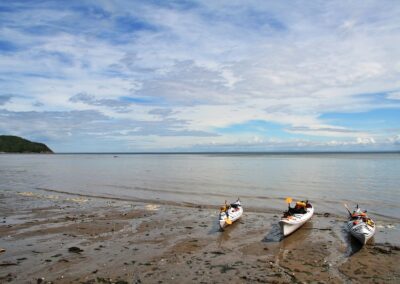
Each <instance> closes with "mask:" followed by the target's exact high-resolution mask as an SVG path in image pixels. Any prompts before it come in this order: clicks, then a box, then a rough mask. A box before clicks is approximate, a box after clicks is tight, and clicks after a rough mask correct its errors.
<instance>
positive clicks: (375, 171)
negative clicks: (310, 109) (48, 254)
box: [0, 153, 400, 221]
mask: <svg viewBox="0 0 400 284" xmlns="http://www.w3.org/2000/svg"><path fill="white" fill-rule="evenodd" d="M1 190H12V191H19V192H30V191H52V192H67V193H77V194H81V195H85V196H86V195H87V196H102V197H111V198H120V199H127V200H142V201H147V202H154V203H161V204H162V203H172V204H177V205H183V206H209V207H211V206H218V205H219V204H221V203H223V202H224V201H225V200H227V201H228V202H229V201H235V200H236V199H237V198H240V199H241V201H242V203H243V204H244V206H245V208H246V210H253V211H265V212H268V211H270V212H271V211H278V210H284V209H285V208H286V206H287V205H286V203H285V201H284V199H285V198H286V197H292V198H293V199H294V200H297V199H299V200H309V201H310V202H312V203H313V205H314V207H315V208H316V209H315V210H316V212H330V213H336V214H339V215H340V214H343V215H344V216H345V215H346V214H347V213H346V209H345V208H344V205H343V204H344V203H346V204H348V206H349V207H353V206H355V205H356V204H357V203H358V204H359V205H360V206H361V207H362V208H365V209H368V211H369V212H370V213H371V214H376V215H377V216H380V217H381V218H389V219H390V218H394V219H397V221H398V220H399V217H398V216H400V206H399V202H400V153H307V154H305V153H303V154H302V153H286V154H285V153H279V154H267V153H251V154H243V153H242V154H237V153H236V154H235V153H226V154H212V153H209V154H207V153H205V154H53V155H37V154H1V155H0V191H1Z"/></svg>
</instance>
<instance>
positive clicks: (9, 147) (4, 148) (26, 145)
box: [0, 135, 53, 153]
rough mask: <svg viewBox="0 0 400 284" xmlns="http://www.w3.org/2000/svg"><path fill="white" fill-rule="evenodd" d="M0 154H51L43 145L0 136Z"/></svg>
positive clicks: (15, 137) (18, 138)
mask: <svg viewBox="0 0 400 284" xmlns="http://www.w3.org/2000/svg"><path fill="white" fill-rule="evenodd" d="M0 152H5V153H53V151H52V150H51V149H50V148H49V147H47V146H46V145H45V144H43V143H36V142H32V141H29V140H26V139H24V138H21V137H18V136H9V135H0Z"/></svg>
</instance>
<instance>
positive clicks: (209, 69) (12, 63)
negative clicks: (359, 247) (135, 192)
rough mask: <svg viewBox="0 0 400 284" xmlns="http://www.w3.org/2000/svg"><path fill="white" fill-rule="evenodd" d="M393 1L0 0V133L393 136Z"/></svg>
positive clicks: (225, 142)
mask: <svg viewBox="0 0 400 284" xmlns="http://www.w3.org/2000/svg"><path fill="white" fill-rule="evenodd" d="M399 47H400V5H399V2H398V1H396V0H393V1H385V0H383V1H368V0H365V1H325V0H323V1H305V0H304V1H251V0H250V1H235V0H230V1H214V0H210V1H208V0H205V1H175V0H172V1H155V0H143V1H131V0H126V1H125V0H121V1H120V0H113V1H112V0H110V1H102V0H93V1H73V0H72V1H40V0H38V1H18V0H13V1H0V134H3V135H18V136H22V137H24V138H27V139H30V140H33V141H39V142H44V143H46V144H47V145H48V146H49V147H50V148H51V149H52V150H53V151H55V152H153V151H161V152H171V151H172V152H175V151H183V152H185V151H189V152H191V151H195V152H203V151H388V150H400V48H399Z"/></svg>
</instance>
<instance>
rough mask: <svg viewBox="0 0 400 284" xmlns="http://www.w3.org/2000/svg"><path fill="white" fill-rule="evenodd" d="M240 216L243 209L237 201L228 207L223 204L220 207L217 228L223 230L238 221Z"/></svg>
mask: <svg viewBox="0 0 400 284" xmlns="http://www.w3.org/2000/svg"><path fill="white" fill-rule="evenodd" d="M242 214H243V207H242V204H241V203H240V200H239V199H238V200H237V201H236V202H235V203H231V204H230V205H227V204H225V205H224V206H223V207H221V212H220V214H219V220H218V222H219V227H220V228H221V229H224V228H225V227H226V226H228V225H230V224H232V222H235V221H236V220H238V219H239V218H240V217H241V216H242Z"/></svg>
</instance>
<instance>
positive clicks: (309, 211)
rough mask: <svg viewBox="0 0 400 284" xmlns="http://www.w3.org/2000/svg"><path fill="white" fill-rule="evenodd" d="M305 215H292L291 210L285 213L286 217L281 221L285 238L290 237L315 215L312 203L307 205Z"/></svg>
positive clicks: (280, 224)
mask: <svg viewBox="0 0 400 284" xmlns="http://www.w3.org/2000/svg"><path fill="white" fill-rule="evenodd" d="M305 211H306V212H305V213H291V212H290V210H289V211H287V212H285V214H284V216H283V217H282V218H281V220H280V221H279V226H280V227H281V232H282V234H283V236H285V237H286V236H288V235H290V234H291V233H293V232H294V231H296V230H297V229H298V228H300V227H301V226H303V225H304V224H305V223H306V222H307V221H308V220H310V219H311V217H312V215H313V214H314V207H313V206H312V205H311V203H307V207H306V208H305Z"/></svg>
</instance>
